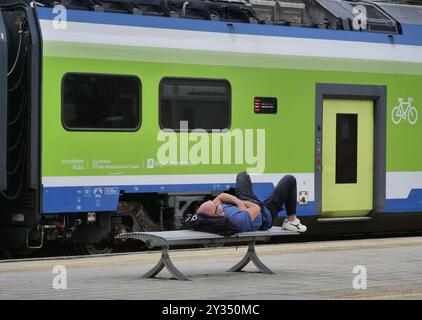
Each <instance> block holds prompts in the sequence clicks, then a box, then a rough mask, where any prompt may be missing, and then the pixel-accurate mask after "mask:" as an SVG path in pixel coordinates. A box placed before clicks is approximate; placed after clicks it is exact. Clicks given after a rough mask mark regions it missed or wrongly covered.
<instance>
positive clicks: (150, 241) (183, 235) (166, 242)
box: [116, 227, 298, 280]
mask: <svg viewBox="0 0 422 320" xmlns="http://www.w3.org/2000/svg"><path fill="white" fill-rule="evenodd" d="M297 234H298V233H296V232H291V231H286V230H283V229H281V228H280V227H272V228H271V229H269V230H266V231H253V232H243V233H238V234H235V235H233V236H229V237H224V236H220V235H218V234H214V233H206V232H200V231H194V230H177V231H158V232H131V233H124V234H120V235H118V236H116V239H135V240H142V241H143V242H145V243H146V244H147V246H148V247H149V248H154V247H161V248H162V251H161V258H160V261H159V262H158V263H157V264H156V265H155V266H154V267H153V268H152V269H151V270H150V271H148V272H147V273H146V274H145V275H144V277H145V278H153V277H155V276H156V275H157V274H158V273H159V272H160V271H161V270H162V269H163V268H164V267H166V268H167V269H168V270H169V272H170V273H171V275H172V276H173V277H174V278H176V279H178V280H188V278H187V277H186V276H185V275H184V274H183V273H181V272H180V271H179V270H178V269H177V268H176V267H175V266H174V264H173V262H172V261H171V259H170V256H169V253H168V251H169V248H170V246H191V245H197V244H208V245H214V244H217V245H223V244H225V243H240V242H242V243H244V242H246V243H248V251H247V252H246V255H245V256H244V257H243V258H242V260H241V261H240V262H239V263H237V264H236V265H235V266H234V267H232V268H231V269H229V270H228V271H230V272H238V271H241V270H242V269H243V268H244V267H245V266H246V265H247V264H248V263H249V262H250V261H252V262H253V263H254V264H255V266H256V267H257V268H258V270H259V271H260V272H262V273H266V274H272V273H273V272H272V271H271V270H270V269H269V268H268V267H267V266H266V265H264V263H263V262H262V261H261V260H260V259H259V258H258V256H257V255H256V252H255V243H256V242H267V241H268V240H269V239H270V238H271V237H274V236H292V235H297Z"/></svg>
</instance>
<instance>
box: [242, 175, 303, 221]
mask: <svg viewBox="0 0 422 320" xmlns="http://www.w3.org/2000/svg"><path fill="white" fill-rule="evenodd" d="M235 195H236V197H237V198H239V199H240V200H246V201H250V202H253V203H255V204H257V205H259V206H260V207H261V208H262V207H265V208H267V209H268V210H269V211H270V212H271V216H272V218H273V221H275V218H276V217H277V214H278V213H279V212H280V211H281V210H283V208H285V209H286V214H287V215H288V216H292V215H295V214H296V203H297V186H296V178H295V177H293V176H292V175H287V176H284V177H283V179H281V180H280V181H279V183H278V184H277V186H276V187H275V189H274V190H273V192H272V193H271V194H270V196H269V197H268V198H267V199H265V200H264V201H262V202H261V201H260V200H259V199H258V197H257V196H256V195H255V194H254V193H253V190H252V182H251V177H250V176H249V175H248V174H247V173H246V172H241V173H239V174H238V175H237V177H236V193H235Z"/></svg>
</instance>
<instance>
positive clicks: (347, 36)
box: [37, 8, 422, 46]
mask: <svg viewBox="0 0 422 320" xmlns="http://www.w3.org/2000/svg"><path fill="white" fill-rule="evenodd" d="M37 13H38V17H39V18H40V19H43V20H53V19H54V18H55V17H56V16H57V14H54V13H53V11H52V9H50V8H38V9H37ZM67 20H68V21H72V22H86V23H97V24H110V25H120V26H131V27H148V28H160V29H178V30H191V31H207V32H219V33H237V34H248V35H262V36H274V37H294V38H308V39H324V40H344V41H360V42H372V43H387V44H388V43H392V40H391V39H390V38H389V37H388V34H383V33H371V32H355V31H343V30H326V29H313V28H300V27H287V26H275V25H261V24H248V23H235V22H233V23H230V26H229V25H228V23H227V22H221V21H204V20H195V19H181V18H179V19H177V18H167V17H153V16H142V15H129V14H122V13H107V12H93V11H81V10H68V11H67ZM402 29H403V34H401V35H394V44H407V45H417V46H422V36H421V34H422V26H419V25H406V24H404V25H402Z"/></svg>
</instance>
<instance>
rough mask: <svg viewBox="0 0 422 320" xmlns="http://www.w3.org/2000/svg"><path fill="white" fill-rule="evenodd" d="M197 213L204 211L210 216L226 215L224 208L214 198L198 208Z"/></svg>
mask: <svg viewBox="0 0 422 320" xmlns="http://www.w3.org/2000/svg"><path fill="white" fill-rule="evenodd" d="M196 213H203V214H206V215H208V216H220V217H221V216H224V211H223V208H221V206H220V205H219V204H217V203H215V202H214V201H212V200H209V201H206V202H204V203H203V204H201V206H200V207H199V208H198V210H196Z"/></svg>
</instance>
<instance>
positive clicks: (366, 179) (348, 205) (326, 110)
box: [322, 100, 374, 217]
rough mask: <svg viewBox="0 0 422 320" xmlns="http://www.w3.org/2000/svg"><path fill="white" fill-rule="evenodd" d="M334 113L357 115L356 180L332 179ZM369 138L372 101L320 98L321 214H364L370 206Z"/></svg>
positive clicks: (335, 215) (335, 119)
mask: <svg viewBox="0 0 422 320" xmlns="http://www.w3.org/2000/svg"><path fill="white" fill-rule="evenodd" d="M337 114H355V115H357V176H356V178H357V179H356V183H336V159H337V158H336V147H337V140H336V139H337V134H336V132H337V131H336V130H337V126H336V124H337ZM373 141H374V105H373V102H372V101H361V100H324V106H323V141H322V144H323V150H322V151H323V153H322V156H323V159H322V168H323V169H322V211H323V215H324V216H330V217H331V216H334V217H338V216H342V217H344V216H364V215H367V214H368V213H369V212H370V211H371V210H372V208H373V149H374V146H373ZM337 179H338V177H337Z"/></svg>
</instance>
